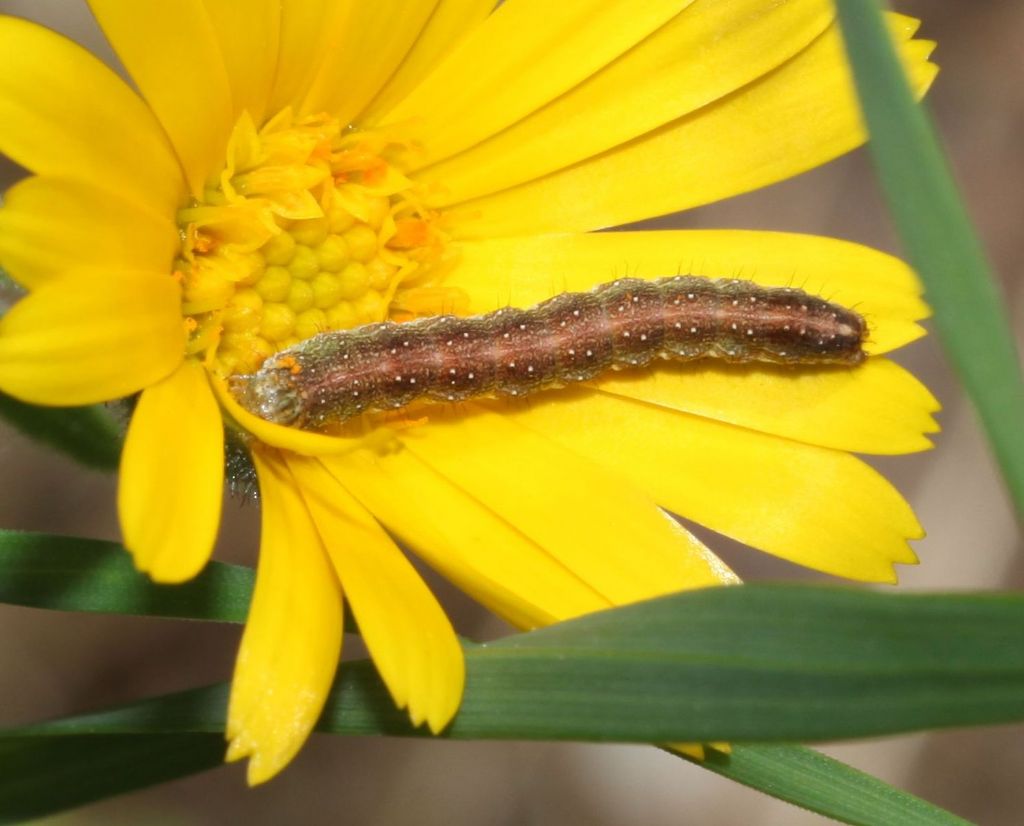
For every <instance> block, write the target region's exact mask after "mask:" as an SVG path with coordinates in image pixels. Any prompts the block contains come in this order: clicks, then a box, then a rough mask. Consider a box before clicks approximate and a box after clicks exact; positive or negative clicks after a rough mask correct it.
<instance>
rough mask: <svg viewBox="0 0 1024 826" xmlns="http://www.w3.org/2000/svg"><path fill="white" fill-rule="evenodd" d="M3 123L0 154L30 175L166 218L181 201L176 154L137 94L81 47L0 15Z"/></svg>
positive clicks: (0, 134) (0, 93) (0, 75)
mask: <svg viewBox="0 0 1024 826" xmlns="http://www.w3.org/2000/svg"><path fill="white" fill-rule="evenodd" d="M0 123H3V125H4V126H3V129H2V130H0V152H2V153H3V154H5V155H8V156H9V157H10V158H12V159H13V160H14V161H16V162H17V163H19V164H21V165H22V166H24V167H26V168H27V169H29V170H31V171H32V172H36V173H39V174H41V175H56V176H59V177H66V178H75V179H78V180H81V181H84V182H86V183H90V184H93V185H95V186H98V187H100V188H104V189H105V188H109V189H113V190H115V191H117V192H119V193H121V194H122V195H123V196H124V197H125V198H128V199H129V200H132V201H134V202H136V203H137V204H141V205H144V206H152V207H153V208H154V209H157V210H159V211H166V212H167V213H168V214H170V213H171V211H172V210H173V209H175V208H176V206H177V204H178V201H179V200H180V198H181V195H182V192H183V189H184V182H183V181H182V178H181V172H180V169H179V167H178V164H177V160H176V159H175V157H174V153H173V151H172V150H171V148H170V146H169V145H168V143H167V139H166V138H165V137H164V133H163V131H162V130H161V128H160V125H159V124H158V123H157V122H156V119H155V118H154V117H153V115H152V113H151V112H150V111H149V109H147V108H146V106H145V104H144V103H143V102H142V101H141V100H140V99H139V98H138V97H137V96H136V95H135V93H134V92H132V90H131V89H129V88H128V86H127V85H126V84H125V83H124V82H123V81H122V80H121V79H120V78H119V77H118V76H117V75H116V74H114V72H112V71H111V70H110V69H108V68H107V67H106V66H104V65H103V64H102V63H101V62H100V61H99V60H97V59H96V58H95V57H93V56H92V55H91V54H89V53H88V52H87V51H85V50H84V49H83V48H81V47H80V46H78V45H77V44H75V43H72V42H71V41H69V40H67V39H65V38H63V37H61V36H60V35H57V34H54V33H53V32H51V31H49V30H47V29H44V28H42V27H41V26H37V25H36V24H34V23H29V22H28V21H26V20H19V19H17V18H14V17H0ZM97 136H102V140H98V139H97Z"/></svg>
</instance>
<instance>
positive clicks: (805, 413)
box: [591, 358, 939, 454]
mask: <svg viewBox="0 0 1024 826" xmlns="http://www.w3.org/2000/svg"><path fill="white" fill-rule="evenodd" d="M591 386H594V387H597V388H598V389H600V390H601V391H602V392H605V393H609V394H612V395H616V396H625V397H626V398H632V399H638V400H640V401H645V402H650V403H651V404H656V405H659V406H661V407H666V408H668V409H670V410H679V411H682V412H684V413H695V414H697V415H698V416H705V417H707V418H710V419H717V420H718V421H722V422H729V423H731V424H737V425H742V426H743V427H747V428H750V429H752V430H760V431H762V432H764V433H773V434H775V435H776V436H785V437H786V438H788V439H793V440H795V441H798V442H805V443H807V444H812V445H821V446H822V447H832V448H836V449H838V450H849V451H853V452H855V453H876V454H898V453H913V452H914V451H918V450H927V449H928V448H929V447H931V441H929V439H928V438H927V437H926V436H925V435H924V434H926V433H935V432H937V431H938V425H936V424H935V421H934V419H933V418H932V416H931V414H932V413H934V412H935V411H936V410H938V408H939V405H938V402H937V401H936V400H935V397H934V396H932V394H931V393H929V392H928V390H927V388H925V386H924V385H923V384H921V382H919V381H918V380H917V379H916V378H915V377H914V376H913V375H912V374H911V373H909V372H908V371H906V370H904V369H903V368H902V367H900V366H899V365H897V364H894V363H893V362H891V361H889V360H888V359H884V358H872V359H869V360H868V361H867V362H865V363H864V364H862V365H860V366H859V367H856V368H853V369H847V368H838V369H821V370H813V369H811V370H800V369H792V368H788V367H778V366H774V365H759V366H756V367H741V366H737V365H726V364H717V365H713V366H703V365H702V366H698V365H692V366H691V365H688V366H682V365H677V366H668V365H666V366H664V367H660V368H657V369H655V370H643V371H635V372H630V371H624V372H621V373H612V374H610V375H609V377H608V378H606V379H603V380H601V381H598V382H592V383H591Z"/></svg>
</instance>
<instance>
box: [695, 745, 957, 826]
mask: <svg viewBox="0 0 1024 826" xmlns="http://www.w3.org/2000/svg"><path fill="white" fill-rule="evenodd" d="M685 759H687V760H690V762H692V763H696V764H697V765H698V766H701V767H703V768H705V769H708V770H710V771H713V772H715V774H720V775H722V776H723V777H728V778H729V779H730V780H735V781H736V782H737V783H742V784H743V785H744V786H749V787H750V788H752V789H757V790H758V791H761V792H764V793H766V794H770V795H771V796H772V797H777V798H779V799H780V800H785V801H786V802H788V803H792V804H794V805H795V806H800V807H801V808H804V809H810V810H811V811H812V812H817V813H818V814H821V815H824V816H825V817H830V818H832V819H833V820H839V821H842V822H843V823H856V824H865V826H867V825H868V824H870V826H966V824H968V821H966V820H963V819H962V818H959V817H957V816H956V815H954V814H951V813H950V812H947V811H946V810H945V809H940V808H939V807H938V806H935V805H933V804H931V803H928V802H927V801H925V800H922V799H921V798H919V797H915V796H914V795H912V794H908V793H907V792H904V791H901V790H900V789H897V788H895V787H893V786H890V785H889V784H888V783H883V782H882V781H881V780H879V779H878V778H877V777H872V776H871V775H870V774H865V773H864V772H862V771H859V770H857V769H855V768H853V767H852V766H848V765H846V764H845V763H841V762H840V761H838V760H833V759H832V758H831V757H828V756H826V755H824V754H822V753H821V752H817V751H814V750H813V749H808V748H804V747H802V746H787V745H774V746H735V747H733V749H732V753H731V754H723V753H722V752H718V751H714V750H709V751H708V756H707V759H706V760H704V761H696V760H692V759H690V758H685Z"/></svg>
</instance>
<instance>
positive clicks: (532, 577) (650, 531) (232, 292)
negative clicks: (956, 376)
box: [0, 0, 936, 782]
mask: <svg viewBox="0 0 1024 826" xmlns="http://www.w3.org/2000/svg"><path fill="white" fill-rule="evenodd" d="M91 6H92V8H93V11H94V13H95V15H96V17H97V18H98V20H99V23H100V25H101V26H102V28H103V29H104V31H105V32H106V34H107V36H108V38H109V40H110V41H111V43H112V45H113V46H114V49H115V50H116V52H117V54H118V56H119V57H120V59H121V61H122V62H123V64H124V66H125V67H126V68H127V70H128V72H129V74H130V75H131V77H132V79H133V80H134V82H135V84H136V86H137V88H138V89H139V91H140V92H141V98H140V97H139V96H137V95H136V93H135V92H134V91H133V90H132V89H130V88H129V87H128V86H127V85H126V84H124V83H123V82H122V81H121V80H120V79H119V78H118V77H117V76H116V75H115V74H114V73H113V72H112V71H110V70H109V69H107V68H106V67H104V66H103V65H102V64H101V63H100V62H99V61H98V60H97V59H95V58H94V57H92V56H90V55H89V54H87V53H86V52H85V51H84V50H82V49H81V48H79V47H78V46H76V45H74V44H72V43H70V42H68V41H66V40H64V39H62V38H61V37H58V36H57V35H55V34H53V33H51V32H49V31H46V30H44V29H42V28H39V27H37V26H35V25H33V24H30V23H27V22H25V21H21V20H17V19H14V18H9V17H8V18H2V19H0V55H2V57H0V122H2V123H3V129H2V130H0V149H2V150H3V152H4V153H5V154H7V155H8V156H10V157H11V158H12V159H14V160H15V161H16V162H18V163H19V164H21V165H22V166H24V167H25V168H26V169H28V170H29V171H30V172H31V173H33V175H32V177H29V178H27V179H26V180H24V181H22V182H20V183H18V184H17V185H15V186H14V187H13V188H12V189H11V190H10V191H9V192H8V194H7V197H6V203H5V206H4V208H3V210H2V211H0V263H2V265H3V266H4V267H5V268H6V269H8V270H9V271H10V273H11V274H12V275H13V276H14V277H15V278H16V279H17V280H19V281H20V282H21V283H22V284H23V285H24V286H25V287H27V288H28V290H29V291H30V294H29V295H28V297H26V298H25V299H24V300H22V301H21V302H19V303H18V304H17V305H16V306H15V307H14V308H13V309H12V310H11V311H10V312H9V313H8V314H7V315H6V317H5V318H3V320H2V321H0V388H2V389H3V390H5V391H6V392H8V393H11V394H13V395H15V396H18V397H20V398H22V399H25V400H27V401H30V402H35V403H39V404H50V405H64V404H83V403H91V402H98V401H103V400H108V399H116V398H119V397H123V396H126V395H130V394H134V393H141V395H140V396H139V400H138V405H137V407H136V409H135V412H134V414H133V417H132V420H131V424H130V428H129V432H128V436H127V442H126V446H125V451H124V457H123V463H122V477H121V485H120V494H119V507H120V514H121V521H122V525H123V532H124V539H125V544H126V545H127V546H128V548H129V549H130V550H131V552H132V554H133V555H134V558H135V561H136V564H137V565H138V567H139V568H140V569H142V570H144V571H147V572H149V574H150V575H151V576H152V577H153V578H154V579H157V580H160V581H166V582H174V581H180V580H184V579H187V578H189V577H191V576H193V575H194V574H195V573H196V572H197V571H198V570H199V569H200V568H202V566H203V565H204V564H205V562H206V560H207V558H208V556H209V554H210V551H211V548H212V546H213V544H214V539H215V535H216V532H217V528H218V522H219V517H220V508H221V496H222V487H223V472H224V471H223V467H224V455H223V454H224V428H223V422H224V421H227V422H228V427H229V429H230V431H231V432H233V433H237V434H241V437H242V439H243V440H244V441H245V443H246V445H247V446H248V449H249V451H250V452H251V455H252V459H253V462H254V464H255V466H256V470H257V473H258V477H259V486H260V493H261V499H262V518H263V538H262V543H261V549H260V564H259V572H258V578H257V585H256V593H255V597H254V600H253V605H252V609H251V613H250V617H249V621H248V624H247V626H246V630H245V634H244V637H243V641H242V646H241V651H240V654H239V657H238V663H237V668H236V673H235V679H234V684H233V689H232V697H231V707H230V714H229V717H230V719H229V723H228V737H229V738H230V741H231V744H230V748H229V758H240V757H243V756H249V757H250V758H251V760H250V764H249V778H250V780H251V781H252V782H259V781H262V780H265V779H266V778H268V777H270V776H271V775H273V774H274V773H275V772H277V771H279V770H280V769H281V768H282V767H283V766H284V765H285V764H286V763H287V762H288V761H289V760H290V759H291V757H292V756H293V755H294V754H295V752H296V751H297V750H298V749H299V748H300V747H301V745H302V743H303V741H304V740H305V738H306V737H307V735H308V733H309V731H310V730H311V728H312V727H313V725H314V723H315V721H316V719H317V716H318V714H319V712H320V710H321V707H322V704H323V702H324V698H325V696H326V693H327V691H328V689H329V686H330V684H331V681H332V678H333V676H334V672H335V669H336V666H337V662H338V657H339V652H340V648H341V640H342V598H343V594H344V597H345V598H346V599H348V601H349V604H350V605H351V608H352V611H353V613H354V614H355V616H356V617H357V618H358V621H359V625H360V630H361V633H362V635H363V637H364V639H365V641H366V644H367V646H368V648H369V651H370V653H371V655H372V656H373V659H374V661H375V662H376V664H377V666H378V668H379V671H380V673H381V676H382V678H383V680H384V682H385V683H386V684H387V686H388V688H389V690H390V691H391V693H392V696H393V697H394V700H395V702H396V703H397V704H398V705H399V706H402V707H406V708H408V711H409V714H410V715H411V717H412V719H413V721H414V722H416V723H417V724H418V723H422V722H426V724H427V725H428V726H429V727H430V728H431V729H432V730H433V731H438V730H440V729H441V728H443V727H444V726H445V725H446V724H447V722H448V721H449V720H450V719H451V717H452V715H453V714H454V713H455V711H456V709H457V707H458V704H459V699H460V696H461V692H462V687H463V677H464V673H463V663H462V658H461V653H460V649H459V646H458V643H457V641H456V638H455V635H454V633H453V632H452V629H451V626H450V625H449V623H448V620H447V619H446V617H445V615H444V613H443V611H442V610H441V608H440V607H439V606H438V604H437V603H436V601H435V600H434V598H433V596H432V595H431V594H430V592H429V591H428V590H427V588H426V586H425V585H424V584H423V583H422V581H421V580H420V578H419V577H418V576H417V574H416V573H415V571H414V569H413V568H412V566H411V565H410V563H409V562H408V561H407V559H406V558H405V556H404V555H403V554H402V552H401V551H400V550H399V549H398V547H397V546H396V545H395V543H394V541H393V539H392V536H395V537H398V538H399V539H401V540H402V541H403V543H405V544H406V545H407V546H408V547H409V548H410V549H412V550H413V551H414V552H415V553H416V554H417V555H419V556H420V557H421V558H422V559H423V560H425V561H426V562H427V563H428V564H429V565H431V566H432V567H434V568H436V569H437V570H438V571H440V572H441V573H442V574H443V575H445V576H446V577H448V578H449V579H451V580H452V581H453V582H455V583H456V584H458V585H459V586H460V587H461V588H463V589H465V590H466V591H467V592H468V593H469V594H471V595H472V596H474V597H475V598H476V599H478V600H479V601H480V602H482V603H483V604H485V605H486V606H488V607H489V608H491V609H492V610H493V611H495V612H496V613H498V614H499V615H501V616H502V617H504V618H506V619H508V620H509V621H511V622H512V623H514V624H516V625H517V626H520V627H525V628H528V627H533V626H538V625H542V624H545V623H550V622H554V621H557V620H561V619H565V618H568V617H572V616H575V615H578V614H581V613H584V612H589V611H593V610H597V609H601V608H604V607H607V606H610V605H614V604H620V603H626V602H631V601H634V600H638V599H642V598H646V597H650V596H654V595H657V594H662V593H666V592H670V591H676V590H679V589H684V588H695V587H701V586H706V585H713V584H719V583H728V582H732V581H735V577H734V575H733V574H732V573H731V572H730V571H729V570H728V568H727V567H726V566H725V565H724V564H723V563H722V562H721V561H719V560H718V559H717V558H716V557H715V556H714V555H713V554H712V553H711V552H710V551H709V550H708V549H707V548H705V547H704V546H703V545H702V544H701V543H700V542H699V541H698V540H697V539H696V538H695V537H693V536H692V535H691V534H690V533H688V532H687V531H686V530H685V529H683V528H682V527H681V526H680V525H679V524H677V523H676V522H675V521H673V520H671V519H669V518H667V517H666V515H665V513H664V512H663V511H661V510H659V508H658V507H657V505H661V506H663V507H665V508H666V509H668V510H670V511H672V512H674V513H676V514H680V515H682V516H684V517H687V518H689V519H692V520H694V521H696V522H698V523H701V524H703V525H706V526H707V527H709V528H711V529H713V530H716V531H718V532H720V533H723V534H725V535H728V536H731V537H734V538H735V539H738V540H740V541H743V542H746V543H748V544H750V545H752V546H754V547H756V548H759V549H762V550H764V551H767V552H769V553H773V554H776V555H779V556H782V557H785V558H786V559H790V560H792V561H794V562H797V563H800V564H802V565H806V566H809V567H813V568H817V569H819V570H822V571H826V572H829V573H833V574H837V575H840V576H845V577H852V578H856V579H863V580H875V581H893V580H894V578H895V577H894V573H893V566H894V564H895V563H910V562H913V561H914V555H913V553H912V552H911V551H910V549H909V547H908V546H907V542H906V540H907V539H908V538H916V537H919V536H920V535H921V531H920V527H919V525H918V523H917V521H916V520H915V518H914V516H913V514H912V513H911V511H910V509H909V507H908V506H907V504H906V503H905V502H904V501H903V499H902V498H901V497H900V496H899V494H898V493H896V492H895V490H894V489H893V488H892V487H891V486H890V485H889V484H888V483H887V482H886V481H885V480H884V479H883V478H882V477H881V476H879V475H878V474H877V473H876V472H875V471H873V470H872V469H870V468H869V467H868V466H867V465H865V464H864V463H863V462H862V461H861V460H860V459H858V458H856V457H854V456H853V455H852V453H854V452H856V453H876V454H893V453H902V452H908V451H915V450H921V449H924V448H926V447H927V446H928V440H927V438H926V436H925V435H924V434H925V433H928V432H932V431H933V430H934V425H933V422H932V419H931V416H930V414H931V413H932V412H933V411H934V410H935V409H936V405H935V403H934V400H933V399H932V397H931V396H930V395H929V393H928V392H927V391H926V390H925V389H924V388H923V387H922V386H921V385H920V384H919V383H918V382H917V381H916V380H915V379H914V378H913V377H912V376H910V375H909V374H908V373H906V372H905V371H904V370H902V369H901V368H900V367H898V366H896V365H895V364H893V363H892V362H891V361H889V360H887V359H886V358H884V357H882V354H883V353H886V352H888V351H890V350H892V349H894V348H897V347H900V346H902V345H904V344H906V343H907V342H909V341H911V340H913V339H914V338H916V337H918V336H919V335H920V334H921V330H920V328H919V327H918V326H917V324H916V321H917V320H919V319H920V318H922V317H924V316H925V315H926V308H925V306H924V305H923V304H922V302H921V300H920V298H919V290H918V285H917V282H916V281H915V279H914V277H913V275H912V274H911V273H910V272H909V271H908V269H907V268H906V267H905V266H904V265H903V264H901V263H900V262H899V261H897V260H895V259H893V258H891V257H889V256H886V255H884V254H882V253H879V252H875V251H872V250H869V249H865V248H863V247H860V246H856V245H853V244H849V243H845V242H841V241H837V240H832V239H826V238H815V237H807V236H798V235H786V234H776V233H767V232H734V231H719V232H710V231H693V232H682V231H675V232H669V231H666V232H616V233H593V232H591V231H592V230H596V229H599V228H603V227H608V226H616V225H621V224H624V223H627V222H631V221H636V220H639V219H643V218H647V217H651V216H655V215H662V214H665V213H669V212H673V211H676V210H681V209H684V208H688V207H692V206H695V205H698V204H702V203H706V202H709V201H713V200H717V199H720V198H725V197H728V196H730V195H733V194H735V193H739V192H743V191H746V190H749V189H752V188H755V187H759V186H762V185H766V184H769V183H772V182H774V181H777V180H780V179H783V178H786V177H789V176H791V175H795V174H797V173H799V172H801V171H803V170H805V169H808V168H811V167H813V166H815V165H818V164H820V163H823V162H825V161H827V160H829V159H831V158H833V157H835V156H836V155H839V154H840V153H842V152H845V151H847V150H849V149H851V148H853V147H854V146H856V145H858V144H859V143H860V142H861V141H862V140H863V137H864V136H863V131H862V128H861V125H860V121H859V118H858V115H857V109H856V103H855V99H854V97H853V93H852V88H851V84H850V80H849V77H848V75H847V71H846V69H845V68H844V63H843V60H842V53H841V44H840V38H839V34H838V32H837V30H836V26H835V23H834V21H833V11H832V8H831V4H830V2H828V0H790V1H789V2H781V3H780V2H775V1H774V0H773V2H766V1H765V0H734V2H730V3H721V2H714V0H692V2H687V0H671V2H667V1H666V0H650V1H649V2H645V3H641V4H638V3H635V2H631V1H630V2H596V0H576V2H563V3H551V2H549V0H510V2H506V3H505V4H504V5H502V6H501V7H500V8H498V10H497V11H495V12H493V13H491V7H492V6H493V2H492V1H491V0H486V1H482V0H413V2H403V3H357V2H329V0H301V1H300V0H249V2H246V3H241V2H232V0H175V2H157V3H137V2H132V1H131V0H92V2H91ZM891 23H892V30H893V34H894V37H895V38H896V40H897V41H898V42H899V44H900V46H901V49H902V52H903V54H904V57H905V58H906V61H907V64H908V67H909V69H910V72H911V75H912V78H913V80H914V83H915V84H916V86H917V88H918V90H920V91H923V90H924V88H925V87H926V86H927V85H928V83H929V82H930V81H931V79H932V77H933V75H934V71H935V69H934V67H933V66H932V65H931V64H930V63H929V62H928V55H929V53H930V51H931V44H929V43H926V42H923V41H915V40H912V39H911V38H912V35H913V33H914V30H915V28H916V24H915V22H914V21H911V20H909V19H907V18H903V17H897V16H893V17H891ZM144 101H145V102H144ZM680 269H681V270H683V271H688V272H693V273H695V274H700V275H706V276H711V277H726V276H734V275H737V274H742V275H743V276H744V277H747V278H751V279H753V280H755V281H757V282H758V283H761V284H765V285H788V284H790V283H797V284H799V285H801V286H803V287H805V288H806V289H807V290H809V291H810V292H813V293H818V294H823V295H825V296H826V297H828V298H829V299H831V300H833V301H836V302H839V303H841V304H844V305H847V306H854V307H857V308H858V309H859V310H860V311H861V312H862V313H863V314H864V315H865V317H866V318H867V319H868V321H869V324H870V327H871V340H870V342H869V345H868V349H869V352H870V353H871V355H872V358H870V359H869V360H868V361H867V363H866V364H864V365H863V366H861V367H858V368H856V369H852V370H828V371H820V370H819V371H802V372H801V371H790V370H782V369H772V368H769V367H763V368H738V367H732V368H727V367H723V366H721V365H713V366H706V367H705V366H700V367H686V368H681V367H664V368H659V369H657V370H651V371H645V372H641V373H637V374H626V373H623V374H619V375H615V376H613V377H611V378H608V379H604V380H602V381H600V382H597V383H594V384H593V385H591V386H589V387H587V388H585V389H579V388H577V389H571V390H570V389H567V390H563V391H557V392H552V393H548V394H545V395H544V396H542V397H537V398H535V399H534V400H531V402H530V403H528V404H509V403H502V402H495V401H485V402H480V403H475V404H466V405H462V406H459V407H458V408H454V407H452V406H434V407H423V408H422V409H420V410H419V411H418V412H416V413H415V414H410V415H408V416H406V417H405V418H403V419H396V418H394V417H393V416H391V417H388V416H383V415H374V416H366V417H362V419H361V420H359V421H355V422H353V423H350V424H348V425H346V426H345V427H343V428H342V429H341V430H340V431H339V432H338V433H333V434H329V435H327V434H319V433H306V432H300V431H296V430H289V429H287V428H283V427H278V426H275V425H271V424H268V423H266V422H263V421H262V420H259V419H256V418H254V417H253V416H251V415H250V414H248V413H246V411H244V410H242V409H241V408H240V407H239V406H238V405H237V404H236V403H235V402H234V400H233V399H232V398H231V396H230V394H229V393H228V392H227V391H226V390H225V389H224V388H225V381H226V379H227V378H229V377H230V376H232V375H235V374H238V373H245V372H250V371H252V370H253V369H254V368H255V367H256V366H258V364H259V363H260V362H261V360H262V359H263V358H265V357H266V356H267V355H269V354H271V353H273V352H275V351H277V350H279V349H281V348H282V347H285V346H287V345H289V344H292V343H294V342H295V341H298V340H300V339H302V338H303V337H306V336H309V335H311V334H312V333H314V332H316V331H318V330H322V329H339V328H347V327H351V326H354V325H357V324H361V323H366V322H371V321H379V320H382V319H384V318H389V317H390V318H395V319H399V320H402V319H408V318H413V317H416V316H420V315H431V314H437V313H441V312H459V313H467V314H468V313H479V312H484V311H488V310H491V309H494V308H495V307H497V306H501V305H503V304H506V303H512V304H515V305H520V306H528V305H530V304H533V303H535V302H536V301H538V300H540V299H543V298H545V297H547V296H549V295H550V294H552V293H553V292H559V291H562V290H578V289H586V288H589V287H590V286H593V285H594V284H596V283H600V282H603V281H608V280H611V279H612V278H613V277H614V276H615V274H616V272H617V271H618V272H619V273H622V272H623V271H626V270H628V271H629V273H630V274H638V275H640V276H643V277H657V276H660V275H666V274H674V273H675V272H676V271H677V270H680Z"/></svg>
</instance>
